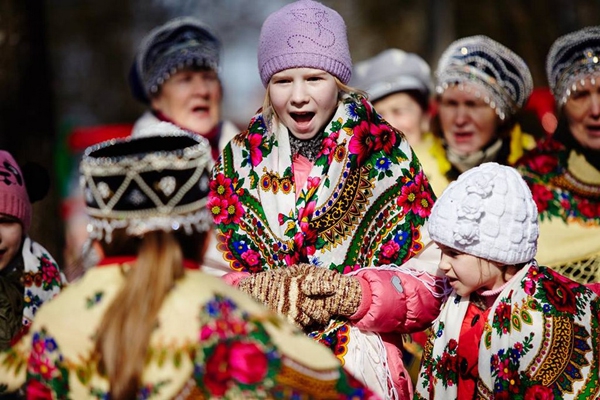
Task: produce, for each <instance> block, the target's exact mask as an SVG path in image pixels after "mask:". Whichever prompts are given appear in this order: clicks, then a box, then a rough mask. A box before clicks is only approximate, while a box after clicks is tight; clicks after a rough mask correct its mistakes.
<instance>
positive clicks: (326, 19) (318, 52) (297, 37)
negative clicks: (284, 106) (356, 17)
mask: <svg viewBox="0 0 600 400" xmlns="http://www.w3.org/2000/svg"><path fill="white" fill-rule="evenodd" d="M288 68H316V69H321V70H323V71H327V72H329V73H330V74H331V75H333V76H336V77H337V78H338V79H339V80H340V81H342V82H343V83H348V81H349V80H350V76H351V75H352V58H351V57H350V49H349V48H348V38H347V36H346V24H345V23H344V19H343V18H342V17H341V16H340V14H338V13H337V12H336V11H335V10H332V9H331V8H329V7H326V6H324V5H323V4H321V3H318V2H316V1H312V0H299V1H296V2H294V3H291V4H288V5H287V6H285V7H282V8H281V9H279V10H278V11H275V12H274V13H272V14H271V15H269V17H268V18H267V19H266V21H265V22H264V23H263V26H262V29H261V31H260V40H259V44H258V70H259V71H260V79H261V80H262V83H263V85H265V87H266V86H267V84H268V83H269V80H270V79H271V77H272V76H273V74H276V73H277V72H280V71H283V70H285V69H288Z"/></svg>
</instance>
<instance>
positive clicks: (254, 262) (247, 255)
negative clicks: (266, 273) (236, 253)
mask: <svg viewBox="0 0 600 400" xmlns="http://www.w3.org/2000/svg"><path fill="white" fill-rule="evenodd" d="M242 260H244V261H245V262H246V264H247V265H248V267H249V268H250V271H255V270H256V268H257V267H260V268H259V269H258V270H257V272H258V271H261V270H262V265H261V259H260V254H259V253H258V252H256V251H254V250H251V249H249V250H246V251H245V252H244V253H242Z"/></svg>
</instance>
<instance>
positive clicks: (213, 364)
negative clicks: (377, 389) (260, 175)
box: [0, 124, 377, 399]
mask: <svg viewBox="0 0 600 400" xmlns="http://www.w3.org/2000/svg"><path fill="white" fill-rule="evenodd" d="M163 127H164V129H165V132H163V135H161V136H150V137H143V138H138V139H125V140H120V141H116V142H105V143H102V144H100V145H97V146H94V147H92V148H88V149H87V150H86V152H85V154H84V157H83V160H82V163H81V172H82V181H83V183H84V193H85V198H86V208H87V212H88V214H89V215H90V220H91V228H92V233H91V235H92V237H93V238H95V239H97V240H100V241H106V242H110V241H112V240H115V235H116V234H115V232H116V230H121V229H124V230H125V231H126V232H127V234H128V235H131V236H142V235H144V234H147V233H149V232H154V231H157V230H163V231H166V232H174V233H176V232H177V231H179V232H182V234H185V235H191V234H192V233H193V232H197V233H201V232H207V231H208V229H209V228H210V224H211V221H210V214H209V212H208V210H207V209H206V207H205V206H206V200H207V198H206V195H207V193H208V189H209V182H208V178H209V171H210V167H211V166H212V157H211V154H210V149H209V145H208V143H207V142H206V141H205V140H204V139H201V138H199V137H198V136H196V135H192V134H186V133H184V132H182V131H180V130H175V128H173V126H172V125H170V124H169V125H163ZM183 266H184V267H185V268H186V271H185V273H184V274H183V277H181V278H180V279H178V280H176V283H175V285H174V286H173V287H172V289H171V290H170V291H169V292H168V293H167V295H166V297H165V299H164V301H163V303H162V305H161V306H160V310H159V312H158V316H157V321H156V326H155V328H154V329H153V330H152V332H151V334H150V340H149V346H148V350H147V356H146V361H145V363H144V367H143V373H142V375H141V377H140V385H139V388H138V393H137V397H138V398H153V399H172V398H177V399H187V398H194V399H197V398H199V399H209V398H210V399H213V398H227V399H243V398H252V399H261V398H268V399H289V398H298V399H319V398H342V399H344V398H348V399H350V398H353V399H354V398H361V399H362V398H365V399H369V398H377V396H374V395H372V393H371V391H370V390H368V389H366V388H364V386H363V385H362V384H360V383H359V382H358V381H357V380H355V379H354V378H352V377H351V376H349V375H348V374H347V373H346V372H345V371H344V370H343V369H342V367H341V365H340V363H339V361H338V360H337V359H336V358H335V357H334V356H333V355H332V354H331V353H330V352H329V351H328V350H327V349H325V348H324V347H322V346H320V345H318V344H316V343H314V342H313V341H312V340H310V339H308V338H306V337H305V335H303V333H302V332H301V331H299V330H297V329H295V328H294V327H293V326H291V325H289V324H287V323H286V322H285V321H283V320H282V319H281V318H280V317H278V316H276V315H274V314H273V313H271V312H269V311H268V310H266V309H265V308H264V307H263V306H261V305H259V304H258V303H255V302H253V301H252V300H251V299H250V298H248V296H246V295H244V294H242V293H240V292H238V291H236V290H234V289H232V288H231V287H230V286H228V285H226V284H225V283H224V282H222V280H220V279H219V278H216V277H211V276H209V275H207V274H205V273H203V272H201V271H200V270H198V265H197V264H196V263H194V262H192V261H188V260H184V261H183ZM135 268H144V265H141V264H140V263H139V260H137V259H136V256H135V255H115V256H110V257H106V258H105V259H104V260H102V261H101V262H100V263H99V265H97V266H96V267H94V268H92V269H91V270H90V271H88V272H87V273H86V274H85V275H84V276H83V278H82V279H81V280H79V281H78V282H76V283H74V284H72V285H71V286H70V287H69V288H68V289H67V290H64V291H63V292H62V294H61V295H60V296H58V297H57V298H56V299H55V300H54V301H53V302H52V303H49V304H48V305H47V306H45V307H43V308H42V309H41V310H40V312H39V313H38V316H39V318H36V320H35V322H34V324H33V326H32V328H31V330H30V332H29V334H28V335H27V336H26V337H24V338H23V339H22V340H21V341H20V342H19V343H18V344H17V345H15V346H14V347H13V348H12V349H11V350H10V351H9V352H7V353H3V354H2V356H1V361H0V368H1V373H0V384H1V385H0V387H2V388H3V390H10V389H15V388H17V387H19V386H20V385H21V384H23V383H24V382H26V385H27V386H26V389H27V394H28V396H29V397H32V398H75V399H86V398H90V399H92V398H93V399H97V398H108V397H110V392H111V388H110V387H109V381H108V379H107V376H106V373H105V371H104V370H103V368H102V367H101V365H102V364H100V362H99V355H98V353H97V352H96V350H95V349H96V347H95V346H96V338H97V334H98V329H99V327H100V323H101V321H103V319H104V316H105V314H106V312H107V310H108V309H109V306H110V305H111V303H112V302H113V300H114V299H115V298H116V296H117V295H118V294H119V292H121V291H122V290H123V287H124V286H125V285H127V283H128V280H127V278H128V274H130V273H132V272H133V271H134V269H135Z"/></svg>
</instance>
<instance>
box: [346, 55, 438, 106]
mask: <svg viewBox="0 0 600 400" xmlns="http://www.w3.org/2000/svg"><path fill="white" fill-rule="evenodd" d="M351 85H352V86H354V87H357V88H359V89H362V90H364V91H365V92H367V93H368V95H369V99H370V100H371V101H377V100H379V99H381V98H383V97H385V96H387V95H390V94H392V93H396V92H403V91H407V90H416V91H418V92H420V93H422V95H423V97H424V98H428V97H429V95H430V93H431V91H432V88H433V82H432V79H431V69H430V68H429V65H428V64H427V63H426V62H425V60H423V59H422V58H421V57H419V56H418V55H417V54H414V53H407V52H405V51H403V50H400V49H387V50H384V51H382V52H381V53H379V54H377V55H376V56H374V57H372V58H369V59H367V60H364V61H361V62H358V63H356V64H355V66H354V73H353V75H352V81H351Z"/></svg>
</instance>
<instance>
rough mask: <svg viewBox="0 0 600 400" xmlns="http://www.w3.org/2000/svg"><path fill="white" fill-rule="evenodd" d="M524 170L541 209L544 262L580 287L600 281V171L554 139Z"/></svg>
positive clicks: (548, 140) (528, 158)
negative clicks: (581, 284) (578, 283)
mask: <svg viewBox="0 0 600 400" xmlns="http://www.w3.org/2000/svg"><path fill="white" fill-rule="evenodd" d="M518 170H519V172H520V173H521V174H522V176H523V179H525V181H526V182H527V184H528V185H529V188H530V189H531V193H532V194H533V199H534V200H535V203H536V205H537V208H538V212H539V219H540V238H539V241H538V252H537V255H536V258H537V259H538V261H539V262H540V263H541V264H543V265H547V266H549V267H551V268H553V269H555V270H556V271H558V272H559V273H561V274H562V275H566V276H568V277H569V278H571V279H573V280H575V281H577V282H580V283H589V282H598V281H599V280H600V170H598V169H596V168H595V167H594V166H593V165H592V164H590V163H589V162H588V161H587V160H586V157H585V156H584V155H583V154H580V152H579V151H577V150H574V149H570V148H568V147H567V146H565V145H564V144H562V143H561V142H559V141H558V140H557V139H555V138H554V137H548V138H546V139H544V140H542V141H540V142H539V143H538V146H537V147H536V149H535V150H533V151H532V152H530V153H528V154H527V155H526V156H525V157H523V158H522V159H521V160H520V161H519V164H518Z"/></svg>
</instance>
